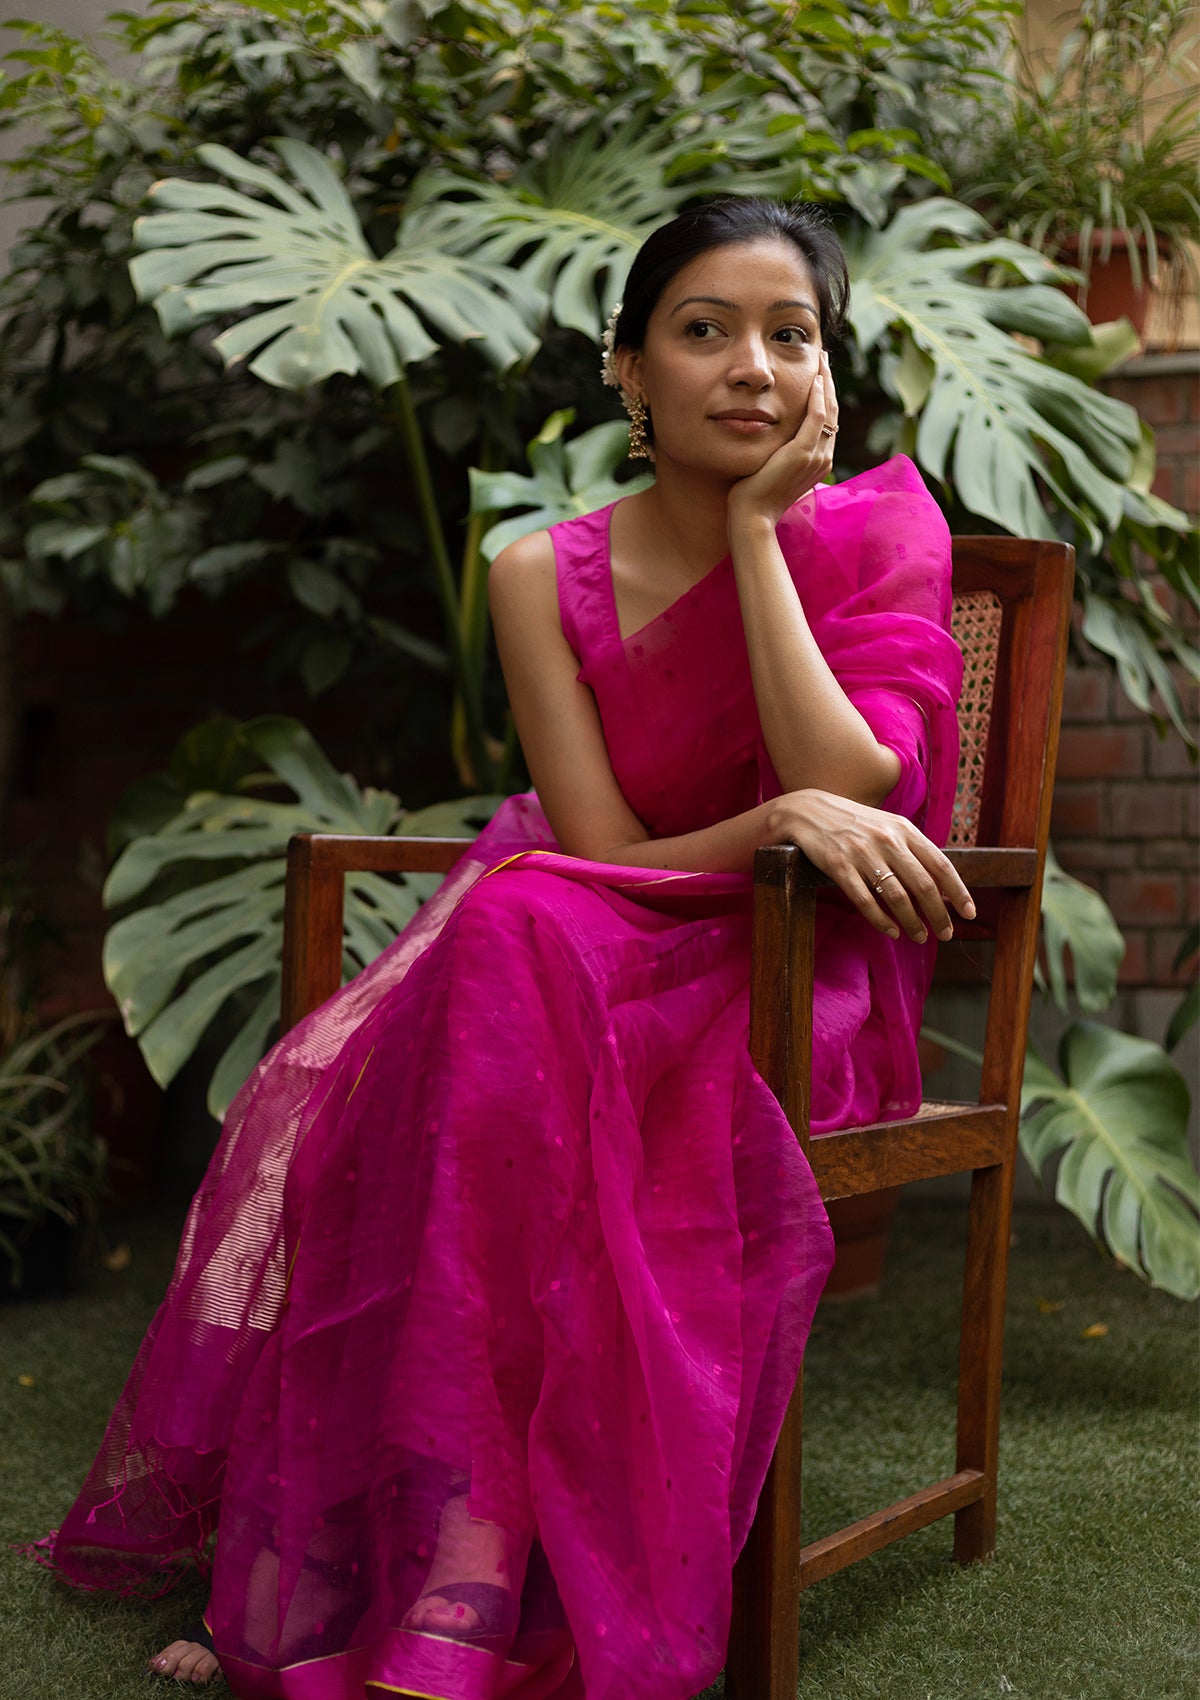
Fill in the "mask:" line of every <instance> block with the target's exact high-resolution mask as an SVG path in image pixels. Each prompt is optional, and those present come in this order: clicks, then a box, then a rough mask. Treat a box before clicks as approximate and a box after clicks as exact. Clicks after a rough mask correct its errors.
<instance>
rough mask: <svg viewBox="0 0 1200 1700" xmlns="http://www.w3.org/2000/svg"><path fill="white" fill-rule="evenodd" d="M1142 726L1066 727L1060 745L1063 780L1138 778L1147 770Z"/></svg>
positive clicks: (1059, 754) (1060, 776) (1144, 737)
mask: <svg viewBox="0 0 1200 1700" xmlns="http://www.w3.org/2000/svg"><path fill="white" fill-rule="evenodd" d="M1145 747H1146V735H1145V733H1144V731H1143V730H1142V728H1141V727H1140V726H1088V727H1082V726H1067V727H1064V728H1063V732H1062V735H1061V737H1060V739H1059V744H1058V769H1057V771H1058V777H1059V778H1060V779H1112V778H1121V779H1136V778H1138V777H1139V776H1140V775H1141V774H1142V773H1144V772H1145Z"/></svg>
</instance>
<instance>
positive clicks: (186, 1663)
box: [150, 1641, 221, 1685]
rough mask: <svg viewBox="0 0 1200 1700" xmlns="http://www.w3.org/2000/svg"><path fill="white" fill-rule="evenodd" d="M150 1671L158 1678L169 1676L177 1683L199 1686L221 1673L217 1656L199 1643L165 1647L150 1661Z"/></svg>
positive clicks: (210, 1649)
mask: <svg viewBox="0 0 1200 1700" xmlns="http://www.w3.org/2000/svg"><path fill="white" fill-rule="evenodd" d="M150 1669H151V1670H152V1671H153V1672H154V1673H155V1675H156V1676H169V1677H171V1678H172V1679H173V1680H174V1681H175V1682H194V1683H196V1684H198V1685H199V1684H201V1683H205V1682H211V1681H212V1679H213V1677H214V1676H219V1675H220V1673H221V1667H220V1665H219V1664H218V1663H217V1655H216V1654H215V1653H214V1652H213V1650H212V1648H211V1647H205V1646H203V1645H202V1643H201V1642H199V1641H172V1642H171V1645H170V1646H169V1647H164V1648H163V1650H162V1652H161V1653H156V1654H155V1656H154V1658H152V1659H151V1660H150Z"/></svg>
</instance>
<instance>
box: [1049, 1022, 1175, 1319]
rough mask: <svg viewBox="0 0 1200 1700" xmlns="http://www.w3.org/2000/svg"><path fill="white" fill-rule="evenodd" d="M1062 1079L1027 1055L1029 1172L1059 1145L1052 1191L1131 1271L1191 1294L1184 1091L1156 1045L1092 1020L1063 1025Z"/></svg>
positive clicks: (1172, 1067) (1154, 1281) (1171, 1291)
mask: <svg viewBox="0 0 1200 1700" xmlns="http://www.w3.org/2000/svg"><path fill="white" fill-rule="evenodd" d="M1059 1065H1060V1068H1061V1070H1062V1079H1061V1080H1060V1079H1059V1077H1058V1076H1057V1075H1056V1074H1055V1073H1054V1072H1053V1071H1052V1070H1051V1069H1049V1068H1047V1067H1046V1065H1045V1064H1044V1063H1043V1062H1042V1061H1041V1059H1040V1058H1039V1057H1037V1056H1036V1055H1035V1054H1034V1053H1032V1052H1031V1053H1030V1055H1029V1057H1028V1058H1027V1059H1026V1064H1025V1083H1024V1088H1023V1092H1022V1099H1023V1103H1024V1106H1025V1109H1026V1114H1025V1118H1024V1120H1023V1121H1022V1124H1021V1145H1022V1149H1023V1150H1024V1152H1025V1155H1026V1156H1027V1157H1028V1159H1029V1161H1030V1163H1031V1165H1032V1167H1033V1170H1034V1172H1035V1174H1040V1173H1041V1171H1042V1169H1043V1167H1044V1166H1045V1164H1046V1162H1047V1160H1048V1159H1049V1158H1050V1157H1051V1156H1053V1155H1054V1153H1055V1152H1058V1151H1060V1150H1063V1149H1064V1148H1065V1154H1064V1156H1063V1159H1062V1161H1061V1163H1060V1164H1059V1169H1058V1178H1057V1181H1056V1184H1055V1196H1056V1198H1057V1199H1058V1201H1059V1203H1060V1204H1063V1205H1065V1206H1066V1208H1067V1209H1068V1210H1070V1211H1072V1212H1073V1214H1074V1215H1076V1216H1077V1217H1078V1218H1079V1220H1080V1221H1081V1222H1082V1223H1083V1225H1084V1227H1085V1228H1087V1230H1088V1232H1089V1233H1090V1234H1091V1235H1092V1236H1093V1237H1094V1238H1096V1239H1098V1240H1103V1241H1104V1243H1105V1244H1106V1245H1107V1246H1108V1248H1109V1250H1110V1251H1111V1252H1112V1253H1113V1255H1114V1256H1115V1257H1118V1258H1119V1259H1120V1260H1121V1262H1122V1263H1124V1264H1126V1265H1127V1266H1128V1267H1129V1268H1130V1269H1132V1270H1134V1271H1135V1272H1136V1273H1138V1274H1139V1275H1141V1276H1143V1277H1144V1278H1145V1279H1146V1280H1149V1281H1150V1282H1151V1283H1152V1284H1153V1285H1154V1286H1156V1287H1162V1288H1164V1289H1165V1290H1166V1291H1167V1292H1169V1293H1174V1294H1175V1295H1176V1297H1178V1298H1195V1297H1196V1296H1197V1294H1200V1220H1198V1218H1197V1211H1198V1210H1200V1177H1198V1176H1197V1174H1196V1170H1195V1168H1194V1166H1193V1164H1192V1161H1191V1157H1190V1155H1189V1153H1188V1146H1187V1117H1188V1107H1189V1096H1188V1089H1187V1086H1186V1084H1185V1082H1184V1080H1183V1077H1182V1075H1181V1074H1180V1073H1179V1071H1178V1069H1176V1068H1175V1067H1174V1066H1173V1064H1172V1063H1171V1062H1170V1061H1169V1060H1168V1058H1167V1057H1166V1056H1165V1055H1164V1054H1163V1052H1162V1050H1161V1049H1160V1048H1159V1046H1157V1045H1152V1044H1149V1043H1148V1042H1147V1041H1146V1040H1144V1039H1135V1038H1133V1037H1132V1036H1131V1035H1130V1034H1128V1033H1115V1032H1113V1031H1112V1030H1111V1029H1110V1028H1106V1027H1101V1026H1099V1025H1098V1024H1097V1023H1096V1022H1092V1021H1078V1022H1075V1023H1074V1024H1073V1025H1072V1026H1071V1027H1069V1028H1068V1029H1067V1031H1066V1033H1065V1034H1064V1036H1063V1039H1062V1043H1061V1045H1060V1047H1059Z"/></svg>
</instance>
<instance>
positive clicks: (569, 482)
mask: <svg viewBox="0 0 1200 1700" xmlns="http://www.w3.org/2000/svg"><path fill="white" fill-rule="evenodd" d="M573 418H574V414H573V412H572V410H571V409H569V408H568V409H566V410H565V411H564V412H561V413H554V414H551V416H550V418H549V419H547V421H546V423H545V424H544V425H543V426H542V428H541V430H540V431H539V432H538V434H537V436H536V437H535V438H534V439H533V441H532V442H531V443H530V444H529V448H528V455H529V466H530V476H528V477H526V476H525V475H524V474H522V473H517V472H480V471H479V469H478V468H476V467H472V468H471V511H472V512H473V513H480V514H489V513H492V512H493V511H500V512H507V511H508V510H509V509H511V508H521V509H523V510H524V511H523V512H521V513H520V514H518V515H516V516H514V517H513V518H512V519H506V520H502V521H501V522H500V523H499V524H498V525H494V526H492V528H491V530H490V531H488V532H487V533H486V535H485V536H484V538H483V539H482V541H481V543H480V549H481V550H482V552H483V554H484V556H485V557H486V558H487V559H488V560H489V561H491V560H494V559H495V557H496V556H497V555H498V554H499V553H500V551H501V549H503V548H504V546H505V544H507V543H512V542H513V541H514V540H515V539H516V538H518V537H525V536H527V535H528V534H529V532H531V531H540V530H542V528H543V527H545V526H551V525H557V524H558V523H559V521H560V520H564V519H572V518H575V517H577V516H578V515H579V514H590V513H594V512H595V511H596V509H597V508H603V507H606V506H607V505H608V503H609V502H615V501H616V499H617V497H618V496H621V495H626V496H627V495H630V494H632V493H633V492H634V491H636V490H644V489H645V488H646V487H647V486H648V485H649V484H651V483H652V482H653V480H652V478H651V477H650V475H649V474H642V475H641V476H640V477H638V478H632V479H629V480H628V481H627V482H626V483H624V484H618V483H617V480H616V477H615V474H616V472H617V470H618V468H619V467H621V466H622V465H623V464H624V461H625V458H626V453H627V450H628V446H629V433H628V430H627V429H626V427H625V426H624V425H622V424H621V422H620V421H619V420H613V421H612V423H611V424H607V425H594V426H593V427H592V429H591V430H590V431H585V432H584V433H583V434H582V435H581V436H578V437H574V438H572V439H571V441H570V442H564V441H563V432H564V430H565V429H566V427H567V426H568V425H569V424H570V423H571V421H572V419H573Z"/></svg>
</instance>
